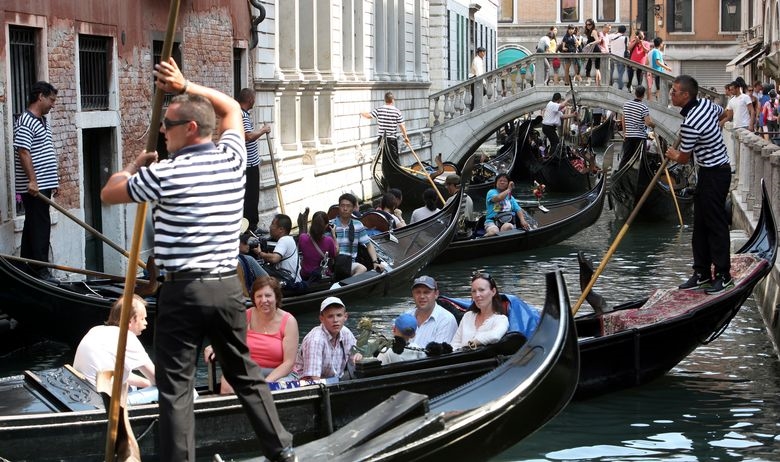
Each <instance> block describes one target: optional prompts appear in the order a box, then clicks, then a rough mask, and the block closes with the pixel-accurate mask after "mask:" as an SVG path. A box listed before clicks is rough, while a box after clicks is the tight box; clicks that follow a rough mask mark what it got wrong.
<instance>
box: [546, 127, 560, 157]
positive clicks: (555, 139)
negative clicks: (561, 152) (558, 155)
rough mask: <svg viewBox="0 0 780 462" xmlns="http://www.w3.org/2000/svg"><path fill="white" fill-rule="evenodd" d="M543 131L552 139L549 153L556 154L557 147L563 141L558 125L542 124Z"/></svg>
mask: <svg viewBox="0 0 780 462" xmlns="http://www.w3.org/2000/svg"><path fill="white" fill-rule="evenodd" d="M542 133H544V136H546V137H547V140H549V141H550V152H548V153H547V155H548V156H552V155H554V154H555V149H556V148H557V147H558V144H559V143H560V142H561V138H560V137H559V136H558V127H556V126H555V125H542Z"/></svg>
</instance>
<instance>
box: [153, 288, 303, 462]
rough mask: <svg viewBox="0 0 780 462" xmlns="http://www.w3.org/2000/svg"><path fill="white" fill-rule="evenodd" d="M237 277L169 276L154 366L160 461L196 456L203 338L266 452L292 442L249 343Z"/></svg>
mask: <svg viewBox="0 0 780 462" xmlns="http://www.w3.org/2000/svg"><path fill="white" fill-rule="evenodd" d="M240 284H241V283H240V281H239V279H238V277H236V276H235V275H232V274H231V275H229V276H227V277H223V278H222V279H211V280H209V279H198V280H194V281H171V282H169V281H166V282H164V283H163V285H162V287H161V288H160V294H159V299H158V305H157V309H158V315H157V321H156V325H155V336H154V343H155V369H156V374H155V376H156V379H157V387H158V389H159V392H160V441H159V443H160V460H162V461H176V462H179V461H193V462H194V461H195V417H194V413H193V394H192V390H193V387H194V385H195V383H194V381H195V366H196V363H197V361H198V357H199V356H200V349H201V344H202V343H203V339H204V337H206V336H207V337H208V338H209V339H210V340H211V345H212V347H213V348H214V353H215V354H216V356H217V360H218V361H219V363H220V365H221V366H222V372H223V374H224V376H225V378H227V380H228V381H229V382H230V384H231V385H233V389H234V390H235V391H236V395H237V396H238V399H239V401H240V402H241V404H242V405H243V407H244V411H245V412H246V414H247V417H248V418H249V422H250V424H251V425H252V428H253V429H254V431H255V433H256V434H257V437H258V440H259V442H260V446H261V447H262V450H263V454H265V455H266V456H269V457H275V456H276V455H277V454H278V453H279V452H281V450H282V449H284V448H285V447H288V446H290V445H291V444H292V436H291V435H290V434H289V433H288V432H287V431H286V430H285V429H284V427H283V426H282V424H281V422H280V421H279V416H278V414H277V412H276V406H275V405H274V402H273V397H272V396H271V392H270V391H269V390H268V385H267V383H266V381H265V379H264V378H263V376H262V374H261V373H260V367H259V366H258V365H257V364H256V363H255V362H254V361H252V360H251V359H250V357H249V348H248V347H247V345H246V315H245V307H244V303H243V299H244V298H243V295H242V292H241V285H240Z"/></svg>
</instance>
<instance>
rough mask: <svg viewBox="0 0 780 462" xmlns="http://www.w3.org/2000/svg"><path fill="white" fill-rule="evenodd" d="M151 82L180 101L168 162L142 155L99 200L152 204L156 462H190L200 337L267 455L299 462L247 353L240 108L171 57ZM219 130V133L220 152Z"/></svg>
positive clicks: (170, 127) (169, 135)
mask: <svg viewBox="0 0 780 462" xmlns="http://www.w3.org/2000/svg"><path fill="white" fill-rule="evenodd" d="M154 75H155V77H156V78H157V86H158V88H159V89H160V90H163V91H166V92H168V93H177V94H178V95H179V96H176V97H175V98H174V99H173V100H172V101H171V103H170V104H169V106H168V108H167V110H166V112H165V118H164V119H163V123H162V127H161V128H162V132H163V133H164V134H165V142H166V147H167V149H168V151H169V152H170V153H171V157H170V159H168V160H165V161H162V162H159V163H156V164H153V165H151V166H149V167H146V165H147V164H148V163H149V162H151V161H155V160H157V153H156V152H142V153H141V154H140V155H139V156H138V157H137V158H136V159H134V160H133V161H132V162H130V163H129V164H128V165H127V167H125V169H124V170H122V171H120V172H118V173H115V174H114V175H112V176H111V178H109V180H108V182H107V184H106V186H105V187H104V188H103V190H102V191H101V194H100V197H101V199H102V200H103V201H104V202H106V203H109V204H119V203H129V202H143V201H150V202H154V228H155V246H154V252H155V259H156V261H157V264H158V266H159V267H160V268H161V269H162V270H164V271H165V282H164V283H163V285H162V287H161V288H160V292H159V297H158V305H157V311H158V313H157V320H156V326H155V328H156V332H155V342H154V343H155V362H156V366H157V369H156V379H157V386H158V388H159V392H160V438H159V441H160V460H166V461H171V460H176V461H184V460H189V461H194V460H195V444H196V443H195V416H194V411H193V385H194V380H195V366H196V363H197V360H198V356H199V350H200V346H201V343H202V342H203V339H204V337H206V336H208V337H209V339H210V340H211V345H212V347H213V348H214V352H215V353H216V356H217V360H218V361H219V363H220V364H221V366H222V372H223V374H224V375H225V377H226V378H227V379H228V381H229V382H230V384H231V385H232V386H233V389H234V390H235V391H236V394H237V395H238V396H239V398H240V401H241V403H242V405H243V406H244V410H245V412H246V414H247V417H248V418H249V421H250V423H251V425H252V428H253V429H254V430H255V433H256V434H257V436H258V440H259V442H260V444H261V446H262V448H263V452H264V454H265V455H266V456H267V457H268V459H269V460H274V461H292V460H296V458H295V453H294V452H293V450H292V448H291V445H292V436H291V435H290V434H289V433H288V432H287V431H286V430H285V429H284V427H283V426H282V424H281V422H280V421H279V416H278V415H277V412H276V407H275V406H274V404H273V398H272V397H271V394H270V391H269V390H268V385H267V383H266V381H265V379H264V378H263V376H262V374H261V373H260V368H259V366H258V365H257V364H256V363H255V362H254V361H252V360H251V358H250V357H249V351H248V348H247V346H246V329H247V327H246V318H245V316H244V311H245V307H244V304H243V301H244V297H243V293H242V289H241V281H239V279H238V277H237V272H236V268H237V265H238V258H237V257H238V236H239V232H240V222H241V217H242V214H243V200H242V198H243V195H244V181H245V167H246V161H247V157H246V146H245V144H244V136H243V123H242V120H241V107H240V106H239V104H238V103H237V102H236V101H235V100H233V99H232V98H230V97H229V96H227V95H225V94H223V93H221V92H219V91H216V90H213V89H211V88H207V87H204V86H201V85H196V84H194V83H192V82H190V81H188V80H186V79H185V78H184V76H183V75H182V74H181V72H180V71H179V68H178V66H177V65H176V62H175V61H174V60H173V59H170V60H169V61H168V62H161V63H160V64H157V65H155V71H154ZM215 116H218V117H219V124H217V123H216V117H215ZM215 127H216V128H217V131H218V133H220V134H221V136H220V139H219V142H218V144H216V145H215V144H214V143H213V142H212V133H213V131H214V128H215Z"/></svg>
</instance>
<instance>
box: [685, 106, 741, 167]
mask: <svg viewBox="0 0 780 462" xmlns="http://www.w3.org/2000/svg"><path fill="white" fill-rule="evenodd" d="M722 113H723V108H722V107H720V106H718V105H717V104H714V103H713V102H711V101H710V100H707V99H698V100H697V99H694V100H692V101H691V102H689V103H688V104H687V105H686V106H685V107H684V108H683V109H682V110H681V111H680V114H682V116H683V117H685V119H684V120H683V123H682V125H681V126H680V140H681V142H680V151H683V152H690V153H693V158H694V160H695V162H696V165H698V166H700V167H717V166H719V165H723V164H727V163H728V162H729V154H728V151H726V145H725V143H723V133H722V132H721V130H720V126H719V125H718V118H719V117H720V115H721V114H722Z"/></svg>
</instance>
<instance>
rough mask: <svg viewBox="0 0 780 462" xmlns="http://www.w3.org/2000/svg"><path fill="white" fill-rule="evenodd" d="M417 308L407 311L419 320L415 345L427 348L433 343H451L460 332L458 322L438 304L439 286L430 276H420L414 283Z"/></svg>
mask: <svg viewBox="0 0 780 462" xmlns="http://www.w3.org/2000/svg"><path fill="white" fill-rule="evenodd" d="M412 298H413V299H414V305H415V308H414V309H413V310H410V311H407V313H408V314H411V315H412V316H414V318H415V319H416V320H417V331H416V335H415V343H417V344H418V345H421V346H423V347H424V346H426V345H428V344H429V343H431V342H436V343H444V342H449V341H450V340H451V339H452V337H453V336H454V335H455V331H456V330H458V321H457V320H455V316H454V315H453V314H452V313H450V312H449V311H447V310H445V309H444V308H442V307H441V306H440V305H439V304H438V303H437V299H438V298H439V285H438V284H437V283H436V280H435V279H433V278H432V277H430V276H425V275H423V276H420V277H418V278H417V279H415V280H414V282H412Z"/></svg>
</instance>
